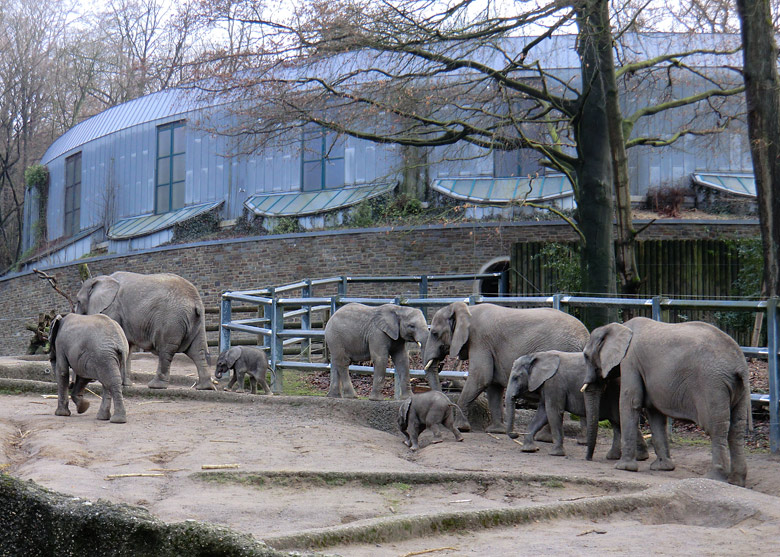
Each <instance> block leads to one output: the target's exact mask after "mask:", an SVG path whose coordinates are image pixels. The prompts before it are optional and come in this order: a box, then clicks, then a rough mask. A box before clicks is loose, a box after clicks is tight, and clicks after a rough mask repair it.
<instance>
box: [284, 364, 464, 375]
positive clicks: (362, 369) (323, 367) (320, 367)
mask: <svg viewBox="0 0 780 557" xmlns="http://www.w3.org/2000/svg"><path fill="white" fill-rule="evenodd" d="M276 365H277V366H281V367H283V368H287V369H301V370H315V371H330V364H325V363H317V362H296V361H292V360H283V361H281V362H279V363H277V364H276ZM349 371H354V372H357V373H365V374H368V373H373V372H374V368H373V367H371V366H349ZM386 372H387V373H389V374H390V375H395V368H388V369H387V370H386ZM409 375H412V376H414V377H425V370H422V369H411V370H409ZM468 375H469V374H468V372H467V371H455V370H442V371H441V372H439V377H444V378H445V379H465V378H466V377H468Z"/></svg>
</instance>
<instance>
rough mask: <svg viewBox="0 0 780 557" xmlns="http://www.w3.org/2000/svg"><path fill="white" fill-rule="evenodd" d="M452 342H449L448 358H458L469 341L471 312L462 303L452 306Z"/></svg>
mask: <svg viewBox="0 0 780 557" xmlns="http://www.w3.org/2000/svg"><path fill="white" fill-rule="evenodd" d="M451 319H452V320H454V325H453V327H452V341H451V342H450V356H453V357H455V358H457V357H459V355H460V352H461V350H463V347H464V346H466V343H467V342H468V341H469V325H470V324H471V312H470V311H469V306H467V305H466V304H465V303H463V302H455V303H454V304H452V317H451Z"/></svg>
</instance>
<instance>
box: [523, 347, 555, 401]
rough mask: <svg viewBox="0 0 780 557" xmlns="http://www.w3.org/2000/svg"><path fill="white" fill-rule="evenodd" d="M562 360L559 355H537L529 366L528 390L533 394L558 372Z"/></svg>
mask: <svg viewBox="0 0 780 557" xmlns="http://www.w3.org/2000/svg"><path fill="white" fill-rule="evenodd" d="M560 364H561V358H560V357H559V356H558V355H557V354H546V353H542V354H537V355H535V356H534V359H533V360H531V365H530V366H528V367H529V370H530V373H529V374H528V390H529V391H531V392H533V391H535V390H536V389H538V388H539V387H541V386H542V385H543V384H544V382H545V381H547V380H548V379H549V378H550V377H552V376H553V375H555V374H556V373H557V372H558V366H560Z"/></svg>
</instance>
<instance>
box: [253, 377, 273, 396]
mask: <svg viewBox="0 0 780 557" xmlns="http://www.w3.org/2000/svg"><path fill="white" fill-rule="evenodd" d="M265 374H266V372H264V371H263V372H261V373H259V374H258V376H257V382H258V383H260V386H261V387H262V388H263V393H265V394H267V395H270V394H273V393H271V389H270V388H269V387H268V382H267V381H266V380H265Z"/></svg>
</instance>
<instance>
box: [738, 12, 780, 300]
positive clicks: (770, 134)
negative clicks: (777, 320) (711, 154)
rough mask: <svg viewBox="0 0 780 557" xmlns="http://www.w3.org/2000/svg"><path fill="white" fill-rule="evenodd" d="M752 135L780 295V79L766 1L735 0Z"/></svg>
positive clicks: (767, 291)
mask: <svg viewBox="0 0 780 557" xmlns="http://www.w3.org/2000/svg"><path fill="white" fill-rule="evenodd" d="M737 8H738V10H739V17H740V20H741V22H742V55H743V60H744V63H743V75H744V78H745V98H746V100H747V109H748V136H749V138H750V154H751V156H752V158H753V174H754V175H755V179H756V194H757V197H758V213H759V219H760V221H761V238H762V240H763V255H764V292H763V294H764V295H765V296H777V295H778V294H780V254H778V249H779V248H780V79H778V73H777V66H776V64H777V45H776V44H775V39H774V29H773V27H772V13H771V10H770V7H769V2H768V0H737Z"/></svg>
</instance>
